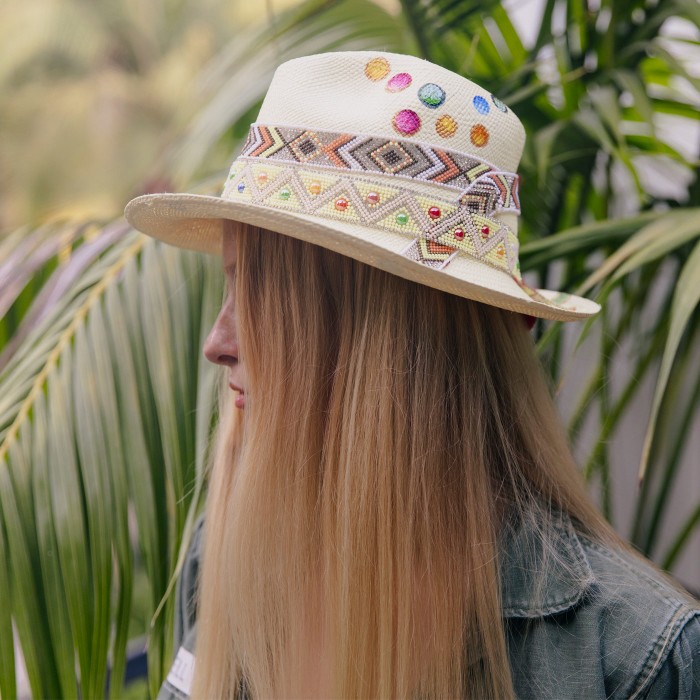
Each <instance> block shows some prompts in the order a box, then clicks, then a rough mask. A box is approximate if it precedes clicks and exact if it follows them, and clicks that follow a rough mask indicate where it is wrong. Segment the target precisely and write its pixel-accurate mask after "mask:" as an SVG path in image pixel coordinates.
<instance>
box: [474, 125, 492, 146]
mask: <svg viewBox="0 0 700 700" xmlns="http://www.w3.org/2000/svg"><path fill="white" fill-rule="evenodd" d="M469 138H470V139H471V142H472V143H473V144H474V145H475V146H476V147H477V148H481V147H482V146H485V145H486V144H487V143H488V141H489V130H488V129H487V128H486V127H485V126H484V125H483V124H474V126H473V127H472V129H471V131H470V132H469Z"/></svg>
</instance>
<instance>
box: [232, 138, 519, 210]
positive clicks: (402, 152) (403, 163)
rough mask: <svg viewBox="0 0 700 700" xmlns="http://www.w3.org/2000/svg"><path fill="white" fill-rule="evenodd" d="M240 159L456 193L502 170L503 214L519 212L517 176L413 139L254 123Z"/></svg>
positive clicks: (455, 152) (458, 153)
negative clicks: (402, 180) (505, 184)
mask: <svg viewBox="0 0 700 700" xmlns="http://www.w3.org/2000/svg"><path fill="white" fill-rule="evenodd" d="M241 157H243V158H265V159H269V160H271V161H281V162H285V163H294V164H299V163H304V164H305V165H313V166H316V167H326V168H333V169H334V170H353V171H360V172H365V173H377V174H381V175H396V176H399V177H406V178H410V179H411V180H422V181H424V182H431V183H433V184H436V185H443V186H446V187H450V188H454V189H457V190H464V189H466V188H468V187H469V186H470V185H471V184H472V183H473V182H475V181H476V180H477V179H479V178H480V177H482V176H483V175H486V174H489V173H496V172H498V173H499V174H500V175H503V176H505V177H506V178H507V179H508V180H509V181H510V182H511V183H512V184H511V187H510V193H509V194H510V196H509V198H506V200H505V201H504V202H503V209H502V210H504V211H513V212H516V213H518V214H519V213H520V202H519V200H518V193H517V186H516V184H515V183H517V177H518V176H517V175H516V174H515V173H504V172H501V171H498V170H497V169H496V168H494V167H493V166H492V165H490V164H489V163H486V162H485V161H483V160H480V159H478V158H476V157H475V156H471V155H467V154H465V153H460V152H459V151H450V150H445V149H441V148H434V147H432V146H428V145H426V144H420V143H415V142H413V141H406V140H399V139H386V138H380V137H375V136H362V135H357V134H348V133H340V132H331V131H321V130H309V129H304V128H300V127H285V126H267V125H263V124H253V125H252V126H251V128H250V131H249V132H248V139H247V141H246V143H245V145H244V146H243V151H242V153H241Z"/></svg>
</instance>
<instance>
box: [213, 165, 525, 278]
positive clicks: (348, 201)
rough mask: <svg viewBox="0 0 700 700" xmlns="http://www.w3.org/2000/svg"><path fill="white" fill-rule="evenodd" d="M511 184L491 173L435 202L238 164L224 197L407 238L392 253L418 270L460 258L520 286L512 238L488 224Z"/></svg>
mask: <svg viewBox="0 0 700 700" xmlns="http://www.w3.org/2000/svg"><path fill="white" fill-rule="evenodd" d="M516 185H517V181H516V180H515V176H513V175H509V174H505V173H495V172H491V173H488V174H486V175H482V176H481V177H480V178H479V179H478V180H476V181H474V182H473V183H472V184H471V185H470V186H469V187H468V188H467V189H466V190H465V191H464V192H463V193H462V194H461V196H459V197H454V196H453V193H452V192H450V191H446V192H445V196H444V197H440V196H435V195H433V194H432V190H431V191H430V192H426V193H424V194H423V193H420V192H417V191H415V190H412V189H409V188H408V187H406V186H404V185H403V184H402V183H401V181H399V180H393V179H386V178H371V177H367V176H366V175H364V176H363V175H359V174H355V173H352V174H350V173H346V174H343V173H339V172H338V171H337V170H335V171H334V172H331V171H329V170H323V169H316V168H313V167H311V168H306V167H302V166H301V164H299V163H297V164H296V165H294V166H291V165H283V164H281V163H280V164H279V165H274V164H272V163H268V162H266V161H264V160H262V161H260V160H258V159H257V158H251V159H241V158H239V159H238V160H236V161H235V162H234V164H233V166H232V168H231V172H230V175H229V179H228V181H227V184H226V187H225V189H224V192H223V197H224V198H226V199H229V200H233V201H245V202H250V203H253V204H256V205H259V206H265V207H272V208H275V209H282V210H287V211H293V212H297V213H303V214H311V215H314V216H318V217H322V218H326V219H333V220H337V221H344V222H347V223H351V224H359V225H362V226H365V227H368V228H373V229H377V230H385V231H393V232H397V233H401V234H404V235H406V234H409V235H411V236H412V240H411V241H410V242H409V243H408V246H407V247H405V248H404V249H403V250H397V251H396V252H397V253H399V254H403V255H405V256H407V257H409V258H411V259H413V260H416V261H417V262H420V263H422V264H423V265H426V266H429V267H436V268H442V267H444V266H445V265H446V264H448V263H449V261H450V260H451V259H452V258H453V257H454V256H455V255H456V254H458V253H459V252H463V253H465V254H467V255H469V256H470V257H473V258H476V259H478V260H480V261H482V262H484V263H486V264H488V265H490V266H492V267H495V268H497V269H499V270H502V271H505V272H507V273H509V274H510V275H512V276H513V277H514V278H515V279H516V280H520V268H519V264H518V246H519V244H518V238H517V236H516V235H515V233H514V232H513V231H512V229H511V228H510V227H509V226H507V225H506V224H504V223H503V222H502V221H500V220H498V219H497V218H494V215H495V214H497V213H498V212H499V211H512V210H513V209H512V207H513V202H514V201H517V195H515V197H516V198H515V200H514V195H513V192H514V190H515V189H516Z"/></svg>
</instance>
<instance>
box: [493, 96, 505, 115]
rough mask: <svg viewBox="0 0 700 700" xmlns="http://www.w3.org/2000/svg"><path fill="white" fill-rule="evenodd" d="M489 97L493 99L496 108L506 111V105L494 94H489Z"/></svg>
mask: <svg viewBox="0 0 700 700" xmlns="http://www.w3.org/2000/svg"><path fill="white" fill-rule="evenodd" d="M491 99H492V100H493V103H494V104H495V105H496V107H498V109H500V110H501V112H507V111H508V107H506V106H505V104H504V103H503V102H501V100H499V99H498V97H496V95H491Z"/></svg>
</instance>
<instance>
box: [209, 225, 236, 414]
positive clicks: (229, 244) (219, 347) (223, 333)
mask: <svg viewBox="0 0 700 700" xmlns="http://www.w3.org/2000/svg"><path fill="white" fill-rule="evenodd" d="M235 236H236V234H235V233H234V232H233V231H227V233H226V234H225V235H224V241H223V264H224V275H225V276H226V288H227V294H226V299H225V300H224V304H223V306H222V307H221V311H220V312H219V315H218V316H217V318H216V321H215V322H214V325H213V326H212V329H211V331H210V332H209V335H208V336H207V339H206V341H205V343H204V355H205V357H206V358H207V359H208V360H209V361H210V362H213V363H214V364H217V365H223V366H224V367H228V385H229V387H231V389H233V390H234V391H237V392H238V396H236V400H235V404H236V407H237V408H243V407H244V406H245V388H246V387H245V369H244V366H243V363H242V362H241V357H240V351H239V346H238V339H239V335H238V319H237V316H236V305H235V301H236V299H235V287H236V238H235Z"/></svg>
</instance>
